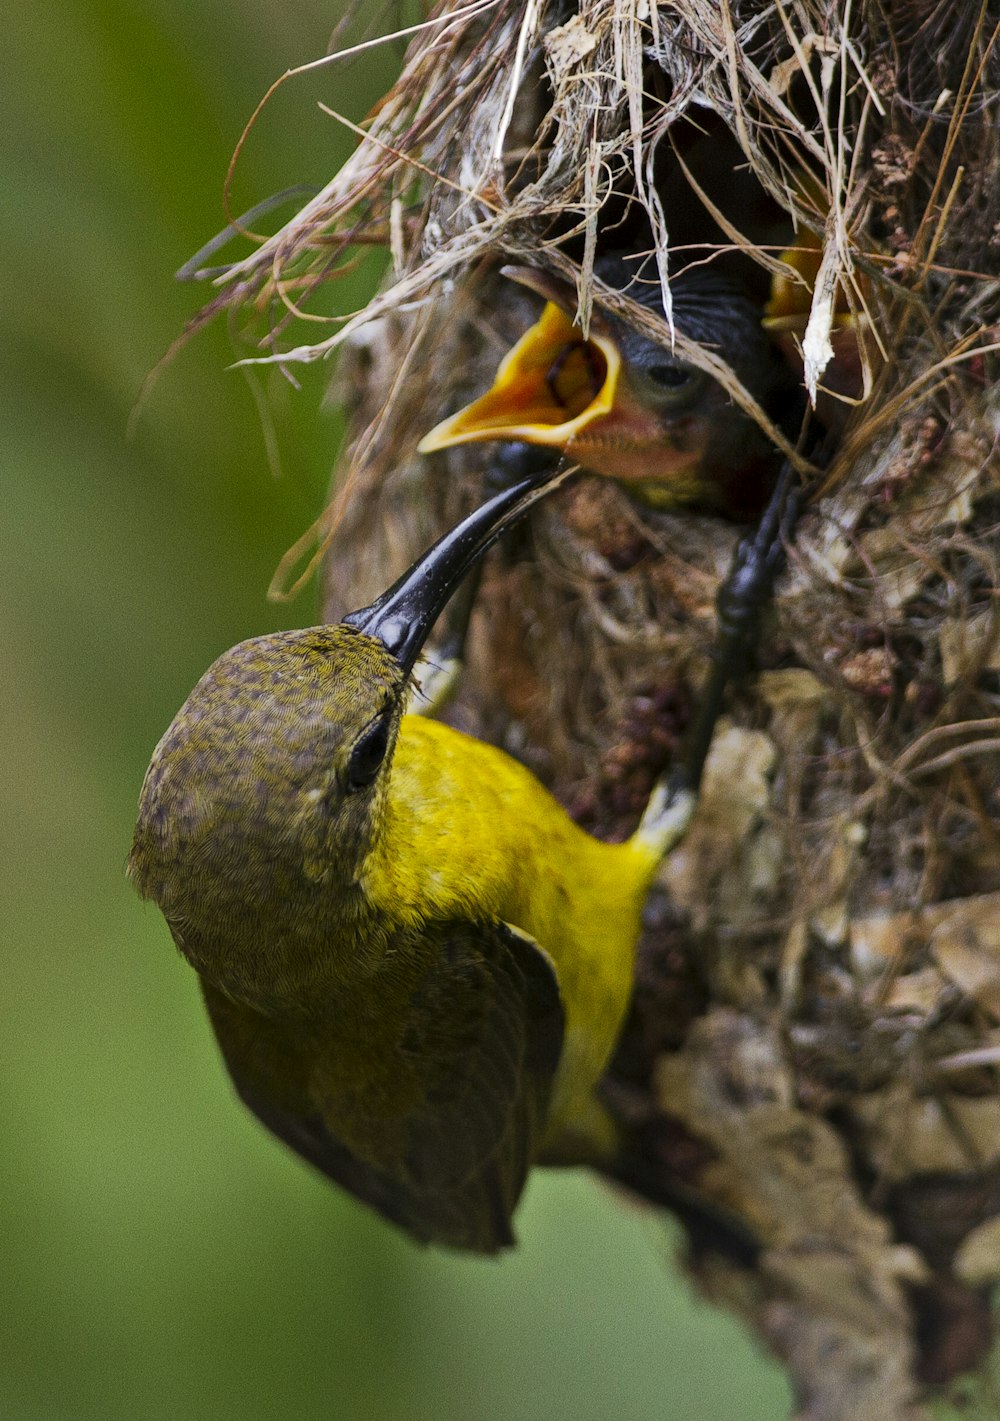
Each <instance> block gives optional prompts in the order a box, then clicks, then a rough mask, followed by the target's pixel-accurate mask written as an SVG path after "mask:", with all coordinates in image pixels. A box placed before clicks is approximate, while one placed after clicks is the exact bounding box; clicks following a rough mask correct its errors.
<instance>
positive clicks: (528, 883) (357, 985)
mask: <svg viewBox="0 0 1000 1421" xmlns="http://www.w3.org/2000/svg"><path fill="white" fill-rule="evenodd" d="M562 477H564V476H563V475H560V476H559V477H557V478H556V479H554V480H553V479H551V478H550V479H549V481H548V483H547V484H541V485H539V482H538V479H537V477H532V478H531V479H528V480H523V481H522V482H520V483H519V484H517V485H514V486H513V487H511V488H508V489H506V490H504V491H503V492H501V493H499V494H497V495H496V496H495V497H494V498H492V499H491V500H490V501H489V502H488V503H486V504H485V505H484V506H483V507H481V508H480V509H479V510H478V511H477V512H475V513H473V514H471V515H470V516H469V517H468V518H466V519H465V520H464V521H463V522H462V523H460V524H459V525H458V526H457V528H455V529H454V530H453V531H452V533H450V534H448V535H446V536H445V537H444V538H443V539H441V540H440V541H439V542H438V543H437V544H435V545H434V546H433V547H432V548H431V549H430V550H429V551H428V552H427V553H426V554H425V555H424V556H423V557H422V558H421V559H420V560H419V561H418V562H417V563H415V564H414V566H413V567H412V568H411V569H410V571H409V572H407V573H406V574H404V576H403V577H402V578H400V579H399V581H398V582H396V583H395V584H394V585H393V586H392V587H391V588H390V589H389V590H388V591H387V592H386V593H384V594H383V595H382V596H381V597H379V598H378V600H377V601H375V602H374V603H373V604H372V605H371V606H369V607H366V608H364V609H362V610H361V611H358V612H354V613H352V614H351V615H350V616H348V617H346V618H345V619H344V621H343V622H342V623H341V624H340V625H338V626H318V627H310V628H308V629H306V630H302V631H287V632H280V633H277V634H274V635H270V636H263V637H258V638H255V639H254V640H251V641H246V642H242V643H240V644H239V645H238V646H236V647H234V648H232V650H230V651H227V652H226V653H225V654H224V655H223V656H221V657H219V659H218V660H217V661H216V662H215V663H214V665H213V666H211V667H210V668H209V670H208V671H207V672H206V674H205V675H204V676H203V677H202V679H201V680H200V681H199V682H198V684H197V686H196V687H195V688H194V690H193V691H192V693H191V695H190V696H189V697H188V699H187V701H186V702H185V704H184V705H183V706H182V707H181V709H180V711H179V712H178V714H177V716H176V718H175V719H174V721H173V723H172V724H171V726H170V728H169V729H168V730H167V732H166V734H165V735H164V737H163V739H162V740H161V741H160V743H159V745H158V746H157V748H156V750H155V752H154V754H153V759H152V763H151V765H150V767H149V770H148V772H147V775H146V779H145V783H144V785H143V788H142V795H141V802H140V807H139V817H138V824H137V827H136V831H135V839H134V843H133V846H132V852H131V856H130V858H129V864H128V872H129V875H130V877H131V879H132V882H133V883H134V884H135V886H136V888H137V889H138V891H139V893H140V894H141V895H142V896H143V897H144V898H150V899H153V900H154V901H155V902H156V903H157V904H158V905H159V907H160V908H161V910H162V912H163V914H164V917H165V918H166V920H167V923H168V924H169V926H170V930H171V932H172V934H173V937H174V940H175V942H176V943H177V946H178V947H179V948H180V950H181V952H182V953H183V954H184V956H185V957H186V958H187V960H188V961H189V962H190V963H191V965H192V966H193V967H194V968H195V969H196V970H197V972H198V974H199V976H200V978H201V984H202V988H203V991H204V996H205V1002H206V1005H207V1008H208V1012H209V1016H210V1018H211V1021H212V1025H213V1027H214V1029H215V1033H216V1035H217V1037H218V1040H219V1044H220V1046H221V1048H222V1053H223V1056H224V1057H225V1060H226V1063H227V1065H228V1067H229V1071H230V1074H231V1075H232V1078H233V1081H234V1082H235V1085H236V1089H237V1091H238V1093H239V1094H240V1096H241V1097H242V1099H243V1100H244V1101H245V1103H246V1104H247V1105H248V1106H249V1107H250V1108H251V1110H253V1111H254V1112H255V1113H256V1114H257V1115H258V1116H259V1117H260V1119H261V1120H262V1121H263V1122H264V1124H265V1125H267V1126H268V1127H269V1128H270V1129H271V1130H272V1131H273V1132H274V1133H275V1134H276V1135H278V1136H279V1137H280V1138H281V1139H282V1140H284V1141H285V1142H286V1143H287V1144H289V1145H291V1146H292V1148H293V1149H295V1150H297V1151H298V1152H299V1153H300V1154H301V1155H303V1156H304V1157H305V1158H306V1159H307V1160H309V1161H311V1162H312V1163H313V1164H314V1165H316V1166H318V1167H319V1168H320V1169H321V1170H323V1171H325V1173H327V1174H328V1175H330V1176H331V1178H333V1179H334V1180H336V1181H337V1182H338V1183H339V1184H341V1185H343V1186H344V1187H345V1188H347V1189H349V1190H350V1191H351V1192H352V1193H353V1194H355V1195H356V1196H357V1197H358V1198H359V1199H361V1200H363V1201H364V1202H365V1203H367V1204H369V1205H371V1206H372V1207H373V1208H375V1209H377V1210H378V1211H379V1212H380V1213H382V1214H383V1215H385V1217H386V1218H388V1219H390V1220H392V1221H393V1222H394V1223H396V1224H398V1225H400V1226H401V1227H402V1228H404V1229H405V1230H407V1232H409V1233H410V1234H411V1235H412V1236H413V1237H414V1238H416V1239H419V1240H422V1241H431V1242H435V1243H440V1244H446V1245H450V1246H452V1247H455V1248H462V1249H471V1250H474V1251H477V1252H482V1253H490V1252H493V1251H495V1250H497V1249H499V1248H502V1247H504V1246H505V1245H508V1244H511V1243H512V1242H513V1236H512V1233H511V1216H512V1213H513V1211H514V1208H515V1205H516V1204H517V1201H518V1196H519V1195H520V1193H521V1190H522V1187H523V1185H524V1181H525V1176H526V1174H527V1171H528V1169H529V1167H530V1165H531V1164H532V1162H534V1161H536V1160H538V1161H550V1162H572V1161H582V1160H587V1159H591V1160H593V1159H597V1158H600V1157H601V1156H602V1155H606V1154H607V1152H608V1151H610V1150H611V1149H612V1147H613V1140H614V1134H613V1130H612V1127H611V1122H610V1119H609V1117H608V1116H606V1115H605V1113H604V1111H603V1109H602V1107H601V1105H600V1103H599V1102H598V1100H597V1099H596V1097H595V1094H594V1087H595V1085H596V1083H597V1081H598V1079H599V1077H600V1076H601V1074H602V1072H603V1070H604V1068H605V1066H606V1064H607V1062H608V1058H609V1056H610V1054H611V1051H612V1048H613V1046H614V1044H615V1040H616V1037H617V1035H618V1031H619V1028H620V1025H621V1022H622V1018H623V1015H624V1013H625V1009H626V1005H627V1003H628V999H629V994H630V989H631V985H632V973H633V964H634V956H635V950H636V942H637V938H638V936H639V929H640V915H641V912H642V908H643V903H644V901H645V898H646V894H647V891H648V889H649V887H650V884H651V882H652V880H653V877H654V875H655V873H656V870H657V866H658V865H659V863H660V860H661V859H662V857H663V855H664V854H665V853H667V852H668V850H669V849H670V848H671V846H672V845H673V844H674V843H675V842H676V841H677V840H678V838H679V837H680V835H681V834H682V833H683V832H684V829H685V827H686V824H687V821H688V819H689V817H690V814H691V810H692V807H693V801H694V793H693V791H692V789H691V788H690V787H688V786H684V787H682V788H680V789H679V790H677V791H668V789H667V788H666V786H665V785H662V784H661V785H660V786H659V787H658V788H657V790H656V792H655V793H654V795H653V797H652V799H651V801H650V804H649V806H648V808H647V810H646V812H645V814H644V816H643V819H642V822H641V824H640V825H639V827H638V829H637V830H636V832H635V834H634V835H633V837H632V838H631V839H630V840H629V841H628V842H627V843H624V844H604V843H601V842H599V841H598V840H596V839H594V838H592V837H590V836H589V835H588V834H586V833H585V832H584V831H583V830H581V829H580V828H579V827H578V826H577V825H576V824H574V823H573V822H572V820H571V819H570V818H569V817H568V815H567V814H566V813H565V812H564V810H563V809H562V808H561V807H560V806H559V804H558V803H557V802H556V801H555V799H553V798H552V796H551V795H550V794H549V793H548V792H547V791H546V790H545V789H543V787H542V786H541V784H539V782H538V781H537V780H536V779H535V778H534V776H533V775H532V774H531V773H530V772H529V771H528V770H527V769H525V768H524V767H523V766H522V765H520V764H518V763H517V762H516V761H515V760H513V759H511V758H510V757H509V756H508V755H506V754H504V753H503V752H502V751H501V750H498V749H496V748H494V747H493V746H491V745H487V744H484V743H482V742H480V741H478V740H475V739H473V738H471V737H469V736H467V735H463V734H461V733H460V732H458V731H457V730H453V729H451V728H449V727H448V726H446V725H444V724H441V723H438V722H435V721H433V720H428V719H425V718H422V717H421V716H419V715H416V714H411V713H408V712H407V700H408V692H409V688H410V682H411V673H412V671H413V667H414V664H415V662H416V660H417V657H418V655H419V653H420V651H421V648H422V647H423V645H424V642H425V639H426V638H427V636H428V634H429V632H430V630H431V628H432V626H433V624H434V621H435V619H436V618H437V616H438V614H439V612H440V611H441V610H442V608H443V606H444V604H445V602H446V600H447V598H448V597H449V595H450V594H451V593H452V591H453V590H454V589H455V588H456V587H457V585H458V584H459V582H460V581H461V579H462V578H463V576H464V574H465V573H466V572H467V570H468V569H469V568H470V567H471V566H472V565H473V563H474V562H475V561H476V559H478V558H479V557H480V556H481V554H482V553H483V551H484V550H485V548H486V547H487V546H488V545H489V543H490V542H491V541H492V540H493V539H494V538H495V537H496V536H498V534H499V533H500V532H501V531H502V530H503V529H504V528H505V527H506V526H508V525H509V523H510V522H512V521H513V519H514V518H515V517H517V516H519V515H520V514H521V513H522V512H523V511H524V510H525V508H526V507H527V506H528V505H529V504H530V503H531V502H533V501H534V500H535V499H536V498H538V497H540V496H541V495H542V494H543V493H545V492H547V490H548V488H550V487H552V486H554V484H555V483H558V482H559V481H560V480H561V478H562Z"/></svg>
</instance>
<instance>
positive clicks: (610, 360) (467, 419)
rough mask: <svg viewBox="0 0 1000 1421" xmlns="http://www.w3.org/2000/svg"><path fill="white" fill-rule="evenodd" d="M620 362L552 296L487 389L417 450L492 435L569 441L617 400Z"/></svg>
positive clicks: (552, 443) (609, 343)
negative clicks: (586, 336)
mask: <svg viewBox="0 0 1000 1421" xmlns="http://www.w3.org/2000/svg"><path fill="white" fill-rule="evenodd" d="M621 364H622V362H621V356H620V355H619V353H618V348H617V346H616V345H615V343H614V341H613V340H611V339H610V337H608V336H607V335H604V334H603V333H601V332H598V331H595V330H592V331H591V334H590V338H589V340H584V339H583V336H582V334H581V332H580V330H579V327H577V326H574V325H573V322H572V321H571V320H570V318H569V316H567V315H566V313H565V311H562V310H560V308H559V307H558V306H557V305H555V304H554V303H553V302H551V301H550V302H548V303H547V304H546V306H545V309H544V310H543V312H542V314H541V317H540V318H539V320H538V321H536V323H535V324H534V325H533V326H532V327H531V329H530V330H529V331H527V332H526V333H525V334H524V335H523V336H522V337H521V339H520V340H519V341H518V342H517V344H516V345H515V346H514V347H513V349H512V350H510V351H509V352H508V354H507V355H506V356H505V357H504V359H503V360H502V361H501V363H500V366H499V368H498V370H497V373H496V377H495V379H494V381H493V385H492V387H491V388H490V389H489V390H488V391H487V392H486V394H485V395H483V396H482V398H481V399H478V400H474V401H473V403H472V404H470V405H466V407H465V408H464V409H461V410H459V411H458V413H457V414H454V415H451V416H450V418H448V419H446V420H443V421H442V422H441V424H439V425H437V426H436V427H435V428H434V429H432V430H431V432H430V434H427V435H425V436H424V438H423V439H422V440H421V441H420V444H419V445H418V449H419V452H420V453H421V454H431V453H435V452H437V450H439V449H450V448H451V447H452V446H453V445H456V444H476V443H483V442H487V441H489V440H493V439H517V440H523V441H525V443H528V444H541V445H545V446H548V447H549V448H553V449H568V446H570V445H572V444H573V443H574V441H575V440H576V439H577V438H578V437H579V435H580V434H582V432H583V431H584V430H585V429H587V428H588V427H589V426H590V425H592V424H593V423H594V421H595V420H600V419H604V418H606V417H607V416H608V415H610V414H611V412H612V411H613V409H614V408H615V397H616V393H617V391H618V388H619V381H620V375H621Z"/></svg>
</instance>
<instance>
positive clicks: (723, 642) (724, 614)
mask: <svg viewBox="0 0 1000 1421" xmlns="http://www.w3.org/2000/svg"><path fill="white" fill-rule="evenodd" d="M801 504H802V490H801V486H800V485H799V483H798V482H797V481H796V477H795V470H794V468H793V467H792V465H791V463H790V462H789V461H788V460H787V459H786V460H785V461H784V463H783V464H782V466H781V472H780V473H779V474H778V478H777V481H776V483H775V485H774V490H773V492H772V493H771V497H770V498H769V499H768V502H767V506H766V508H765V509H764V512H763V513H762V515H761V518H760V522H759V523H758V525H757V527H756V529H755V530H754V531H753V533H751V534H750V535H749V537H747V538H744V539H742V541H741V542H740V543H739V544H738V545H737V548H736V552H735V553H734V555H733V562H732V566H731V567H730V569H729V572H728V573H727V575H726V580H725V582H723V584H722V586H721V587H720V588H719V591H718V594H717V596H716V599H715V609H716V616H717V619H718V627H717V632H716V643H715V648H714V651H713V653H712V666H711V670H710V672H709V676H708V681H707V684H706V685H705V688H704V690H703V692H702V694H701V697H700V701H699V705H698V710H697V712H696V714H695V718H694V720H693V721H692V722H691V725H690V726H689V727H688V732H687V737H686V740H685V743H684V746H683V747H682V750H681V755H680V760H679V763H678V766H677V768H676V770H674V772H673V773H672V774H671V776H670V780H669V786H670V793H671V797H673V796H674V795H676V794H679V793H680V792H681V791H684V790H687V791H691V792H693V793H697V791H698V788H699V786H700V784H701V777H702V772H703V770H704V768H705V760H706V759H707V757H708V751H709V747H710V746H711V743H712V736H713V734H714V733H715V725H716V722H717V720H718V718H719V715H720V713H721V711H722V703H723V700H724V698H725V694H726V690H727V689H728V687H729V684H730V682H732V681H735V680H738V679H739V678H740V677H742V676H744V675H746V673H747V671H748V669H749V666H750V662H751V660H752V657H753V651H754V647H755V646H756V643H757V636H758V633H759V631H760V624H761V619H762V617H763V614H764V610H765V608H766V607H767V606H768V604H769V602H770V600H771V593H772V592H773V590H774V583H775V579H776V578H777V576H778V573H779V572H780V571H781V569H782V567H783V566H784V563H785V545H786V543H787V540H788V538H789V537H790V535H791V533H792V531H793V529H794V527H795V523H796V520H797V518H798V515H799V511H800V508H801Z"/></svg>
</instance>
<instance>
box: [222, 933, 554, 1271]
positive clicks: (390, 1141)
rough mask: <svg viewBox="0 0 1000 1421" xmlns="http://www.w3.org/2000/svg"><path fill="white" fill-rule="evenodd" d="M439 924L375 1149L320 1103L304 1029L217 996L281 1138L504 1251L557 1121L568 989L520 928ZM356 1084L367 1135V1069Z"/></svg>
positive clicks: (355, 1190) (392, 1210) (438, 1232)
mask: <svg viewBox="0 0 1000 1421" xmlns="http://www.w3.org/2000/svg"><path fill="white" fill-rule="evenodd" d="M428 932H431V933H433V934H434V941H433V943H432V944H431V946H432V947H433V951H432V953H431V954H430V960H431V961H432V963H433V964H434V965H433V966H432V967H431V968H430V969H429V970H428V971H427V972H426V974H425V975H424V976H423V978H422V981H421V985H420V987H419V989H418V991H417V992H416V994H415V995H414V996H413V998H412V1000H411V1009H410V1012H409V1014H408V1017H407V1021H406V1023H405V1030H403V1031H401V1032H400V1033H399V1034H398V1039H396V1040H395V1041H394V1042H393V1044H392V1046H391V1048H390V1051H391V1059H390V1060H389V1061H388V1062H386V1061H384V1060H383V1062H382V1063H381V1068H380V1071H379V1076H380V1079H381V1084H380V1086H379V1091H378V1096H379V1098H378V1100H377V1101H376V1102H375V1103H374V1104H373V1106H372V1109H371V1115H370V1141H371V1150H370V1151H366V1154H367V1155H368V1158H367V1159H362V1158H360V1157H359V1154H358V1152H356V1151H352V1150H351V1149H348V1148H347V1146H346V1145H345V1144H344V1143H343V1142H342V1140H341V1139H340V1138H338V1135H337V1132H336V1130H335V1128H334V1127H333V1126H332V1125H331V1117H332V1116H333V1115H335V1113H336V1111H335V1106H334V1108H333V1109H332V1110H331V1109H329V1108H327V1109H324V1110H321V1109H320V1108H319V1107H318V1106H317V1105H316V1103H315V1100H316V1095H315V1092H314V1090H313V1089H312V1062H311V1060H310V1054H309V1052H308V1051H306V1050H304V1049H303V1048H302V1046H301V1044H300V1042H299V1041H298V1040H297V1039H296V1035H295V1029H294V1027H292V1028H289V1027H288V1026H285V1025H279V1024H277V1023H276V1022H275V1021H274V1020H272V1019H268V1018H263V1017H259V1016H257V1014H256V1013H253V1014H251V1013H249V1012H248V1011H247V1010H246V1009H245V1008H243V1007H241V1006H239V1005H238V1004H234V1003H232V1002H230V1001H229V1000H228V999H227V998H226V997H224V996H223V995H222V994H221V993H219V992H218V991H216V990H215V989H214V988H212V987H211V986H210V985H208V984H203V986H204V991H205V999H206V1004H207V1006H208V1011H209V1016H210V1017H211V1020H212V1024H213V1026H214V1028H215V1032H216V1036H217V1037H218V1040H219V1044H220V1046H221V1048H222V1053H223V1055H224V1057H225V1059H226V1064H227V1065H228V1067H229V1071H230V1074H231V1076H232V1078H233V1081H234V1083H235V1085H236V1088H237V1091H238V1092H239V1094H240V1096H241V1098H242V1099H243V1101H244V1102H245V1103H246V1104H247V1105H248V1106H249V1107H250V1109H251V1110H253V1111H254V1113H255V1114H256V1115H257V1116H258V1117H259V1118H260V1119H261V1120H262V1121H263V1122H264V1124H265V1125H267V1126H268V1128H269V1129H270V1130H272V1131H273V1132H274V1133H275V1134H276V1135H277V1136H278V1137H279V1138H280V1139H282V1140H284V1141H285V1143H286V1144H288V1145H290V1146H291V1147H292V1148H293V1149H294V1150H297V1151H298V1153H299V1154H301V1155H302V1156H303V1157H304V1158H305V1159H307V1160H309V1161H310V1162H311V1163H312V1164H314V1165H315V1166H316V1167H317V1168H319V1169H321V1170H322V1171H323V1172H324V1173H325V1174H327V1175H329V1176H330V1178H331V1179H333V1180H335V1181H336V1182H337V1183H338V1184H340V1185H342V1186H343V1187H344V1188H345V1189H348V1190H349V1191H350V1192H351V1193H352V1194H354V1195H355V1196H356V1197H357V1198H359V1199H361V1200H362V1201H363V1202H364V1203H366V1204H369V1205H370V1206H371V1207H372V1208H374V1209H377V1210H378V1211H379V1213H381V1214H383V1215H384V1216H385V1217H386V1218H388V1219H390V1220H391V1221H392V1222H393V1223H395V1224H398V1225H399V1226H400V1227H402V1228H404V1229H405V1230H406V1231H407V1232H408V1233H410V1234H411V1235H412V1236H413V1237H414V1238H416V1239H418V1240H420V1241H421V1242H433V1243H441V1244H446V1245H448V1246H450V1247H453V1248H462V1249H468V1250H473V1251H475V1252H481V1253H493V1252H495V1251H496V1250H497V1249H499V1248H503V1247H505V1246H508V1245H509V1244H511V1243H513V1234H512V1232H511V1216H512V1214H513V1211H514V1208H515V1206H516V1204H517V1201H518V1198H519V1196H520V1193H521V1190H522V1188H523V1186H524V1181H525V1178H526V1176H527V1172H528V1169H529V1167H530V1165H531V1163H532V1160H533V1159H534V1157H535V1154H536V1152H537V1148H538V1143H539V1141H540V1138H541V1134H542V1131H543V1130H544V1127H545V1121H546V1116H547V1113H548V1105H549V1098H550V1095H551V1090H552V1083H553V1079H554V1076H555V1072H556V1068H557V1066H558V1063H559V1056H560V1053H561V1050H562V1035H563V1008H562V1001H561V998H560V995H559V987H558V983H557V980H556V975H555V971H554V968H553V966H552V964H551V962H550V960H549V958H548V956H547V955H546V954H545V953H544V952H543V951H542V950H541V948H539V946H538V944H537V943H536V942H535V941H534V939H532V938H530V937H528V936H527V935H526V934H524V933H521V932H520V931H519V930H517V929H514V928H511V927H508V926H507V925H506V924H503V923H468V922H453V923H447V924H444V925H441V926H439V927H431V928H425V929H424V934H425V935H426V933H428ZM251 1016H252V1017H253V1019H252V1020H251V1019H250V1018H251ZM386 1066H388V1070H386ZM397 1073H398V1079H400V1080H401V1081H402V1080H405V1082H406V1088H405V1090H403V1091H401V1092H400V1094H401V1096H405V1098H406V1100H407V1105H406V1108H405V1111H403V1112H402V1113H401V1114H399V1115H396V1116H392V1115H391V1113H387V1111H386V1107H385V1103H384V1098H383V1096H384V1082H385V1080H386V1079H387V1078H389V1079H392V1078H393V1077H394V1076H397ZM350 1094H351V1106H350V1109H351V1112H352V1125H353V1130H354V1133H357V1131H358V1122H359V1118H361V1119H362V1122H363V1117H364V1112H365V1109H366V1101H365V1088H364V1086H363V1084H361V1083H360V1082H359V1081H358V1080H357V1079H355V1080H354V1081H352V1083H351V1092H350ZM364 1129H365V1125H364V1123H362V1125H361V1130H362V1133H364Z"/></svg>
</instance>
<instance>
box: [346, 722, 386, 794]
mask: <svg viewBox="0 0 1000 1421" xmlns="http://www.w3.org/2000/svg"><path fill="white" fill-rule="evenodd" d="M388 744H389V717H388V716H387V715H384V716H382V718H381V719H380V720H377V721H375V722H374V724H372V725H370V726H369V727H368V729H367V730H366V731H365V732H364V734H363V735H362V737H361V739H360V740H359V741H358V742H357V743H356V745H355V746H354V749H353V750H352V751H351V758H350V759H349V760H348V762H347V792H348V794H353V793H354V791H355V790H358V789H364V788H365V786H366V785H370V784H371V782H372V780H373V779H374V778H375V776H376V775H377V774H378V772H379V770H380V769H381V766H382V761H383V760H384V759H385V752H386V747H387V745H388Z"/></svg>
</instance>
